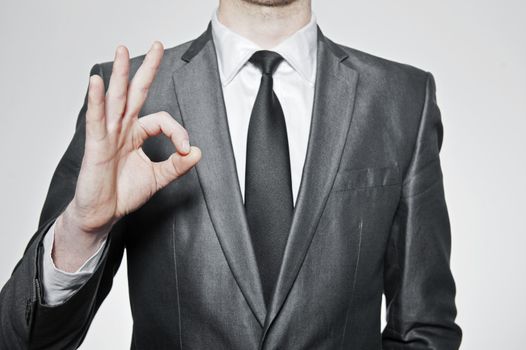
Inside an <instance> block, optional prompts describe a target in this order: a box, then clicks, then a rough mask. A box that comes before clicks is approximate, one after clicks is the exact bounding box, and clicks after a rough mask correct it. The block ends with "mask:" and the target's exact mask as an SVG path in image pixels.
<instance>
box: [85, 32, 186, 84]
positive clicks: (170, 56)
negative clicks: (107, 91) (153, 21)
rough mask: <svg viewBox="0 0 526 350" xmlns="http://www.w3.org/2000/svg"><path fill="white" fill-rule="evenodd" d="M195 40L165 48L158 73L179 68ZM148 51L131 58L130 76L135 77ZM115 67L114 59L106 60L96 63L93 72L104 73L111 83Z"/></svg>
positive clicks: (107, 80) (106, 79)
mask: <svg viewBox="0 0 526 350" xmlns="http://www.w3.org/2000/svg"><path fill="white" fill-rule="evenodd" d="M192 42H193V40H189V41H186V42H184V43H182V44H179V45H176V46H172V47H169V48H165V49H164V54H163V59H162V61H161V65H160V67H159V72H158V73H157V74H162V72H163V71H166V70H167V69H170V70H174V69H177V68H178V65H182V64H183V63H184V61H182V60H181V56H182V55H183V54H184V53H185V52H186V50H187V49H188V47H190V45H191V44H192ZM145 57H146V53H144V54H142V55H138V56H134V57H131V58H130V78H131V77H133V75H134V74H135V72H136V71H137V69H138V68H139V67H140V65H141V64H142V62H143V61H144V58H145ZM112 67H113V61H105V62H102V63H98V64H96V65H95V66H94V67H93V68H92V71H91V74H94V73H98V74H100V75H102V77H103V79H104V81H105V83H109V79H110V76H111V72H112Z"/></svg>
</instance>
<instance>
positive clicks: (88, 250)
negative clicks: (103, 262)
mask: <svg viewBox="0 0 526 350" xmlns="http://www.w3.org/2000/svg"><path fill="white" fill-rule="evenodd" d="M79 221H80V220H79V216H77V215H76V214H75V212H74V210H72V209H71V208H70V207H68V208H67V209H66V210H65V211H64V212H63V213H62V214H61V215H60V216H59V217H58V218H57V221H56V224H55V231H54V232H53V234H54V242H53V248H52V251H51V256H52V258H53V262H54V264H55V266H56V267H57V268H58V269H60V270H63V271H66V272H76V271H77V270H78V269H79V268H80V267H81V266H82V265H83V264H84V263H85V262H86V261H87V260H88V259H89V257H90V256H92V255H93V254H95V252H97V250H98V249H99V247H100V245H101V244H102V242H103V241H104V239H105V238H106V237H107V235H108V233H109V231H110V230H111V225H109V224H108V225H105V226H104V227H102V228H100V229H97V230H92V229H90V230H87V229H85V227H84V226H82V225H81V224H80V222H79Z"/></svg>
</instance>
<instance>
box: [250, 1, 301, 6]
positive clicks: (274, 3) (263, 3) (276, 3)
mask: <svg viewBox="0 0 526 350" xmlns="http://www.w3.org/2000/svg"><path fill="white" fill-rule="evenodd" d="M242 1H243V2H246V3H249V4H253V5H259V6H267V7H283V6H287V5H290V4H292V3H294V2H296V1H298V0H242Z"/></svg>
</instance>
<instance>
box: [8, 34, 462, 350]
mask: <svg viewBox="0 0 526 350" xmlns="http://www.w3.org/2000/svg"><path fill="white" fill-rule="evenodd" d="M318 30H319V28H318ZM143 58H144V56H140V57H136V58H133V59H132V69H131V73H130V74H131V75H133V74H134V72H135V71H136V69H137V68H138V66H139V65H140V63H141V61H142V59H143ZM317 62H318V70H317V80H316V86H315V101H314V108H313V116H312V123H311V130H310V135H309V144H308V151H307V156H306V160H305V166H304V169H303V177H302V180H301V186H300V190H299V194H298V199H297V203H296V207H295V210H294V218H293V223H292V228H291V230H290V233H289V240H288V243H287V247H286V251H285V254H284V260H283V263H282V267H281V271H280V274H279V278H278V282H277V285H276V288H275V292H274V295H273V298H272V301H271V303H270V304H269V305H268V307H267V306H266V305H265V303H264V301H263V294H262V288H261V283H260V280H259V275H258V268H257V266H256V260H255V258H254V250H253V247H252V245H251V241H250V235H249V231H248V226H247V221H246V217H245V212H244V206H243V202H242V197H241V191H240V188H239V183H238V180H237V176H236V167H235V163H234V162H235V160H234V156H233V151H232V146H231V142H230V136H229V133H228V125H227V118H226V113H225V107H224V102H223V96H222V89H221V85H220V80H219V76H218V67H217V61H216V55H215V50H214V43H213V40H212V36H211V28H210V26H209V27H208V29H207V30H206V31H205V32H204V33H203V34H202V35H201V36H200V37H199V38H197V39H195V40H193V41H191V42H187V43H184V44H182V45H179V46H177V47H174V48H170V49H167V50H166V52H165V56H164V58H163V61H162V64H161V67H160V70H159V73H158V75H157V77H156V79H155V81H154V83H153V85H152V88H151V90H150V93H149V96H148V99H147V101H146V104H145V105H144V108H143V110H142V113H141V115H146V114H149V113H153V112H157V111H160V110H165V111H167V112H169V113H170V114H171V115H172V116H173V117H174V118H176V119H177V120H178V121H179V122H180V123H182V124H183V125H184V126H185V127H186V128H187V130H188V132H189V134H190V139H191V142H192V143H193V144H195V145H197V146H199V147H200V148H201V149H202V151H203V158H202V160H201V161H200V162H199V164H198V165H197V167H196V168H194V169H192V170H191V171H190V172H189V173H188V174H187V175H186V176H184V177H183V178H181V179H179V180H177V181H175V182H173V183H171V184H170V185H169V186H168V187H166V188H164V189H163V190H161V191H160V192H158V193H157V194H156V195H155V196H154V197H153V198H152V199H151V200H150V201H149V202H148V203H146V204H145V205H144V206H143V207H142V208H140V209H139V210H137V211H136V212H134V213H132V214H130V215H128V216H126V217H125V218H123V219H122V220H121V221H119V223H117V225H116V226H115V227H114V228H113V230H112V232H111V233H110V236H109V240H108V244H107V245H106V247H105V251H104V253H103V256H102V259H101V264H100V266H99V268H98V269H97V270H96V272H95V273H94V274H93V276H92V277H91V278H90V279H89V281H88V282H87V283H86V284H85V285H84V286H83V287H82V288H81V289H80V290H79V291H78V292H77V293H76V294H74V295H73V296H72V297H71V298H69V299H68V300H67V301H66V302H65V303H64V304H61V305H60V306H55V307H50V306H47V305H45V304H44V303H43V302H42V297H41V291H40V260H41V257H40V252H41V245H42V236H43V233H44V232H46V230H47V229H48V228H49V227H50V225H51V224H52V223H53V222H54V220H55V219H56V218H57V216H58V215H60V213H61V212H62V210H63V209H64V208H65V206H66V205H67V204H68V202H69V201H70V200H71V198H72V196H73V194H74V190H75V184H76V178H77V176H78V172H79V168H80V164H81V159H82V156H83V151H84V137H85V135H84V133H85V128H84V124H85V111H86V104H84V107H83V108H82V110H81V112H80V114H79V116H78V119H77V127H76V132H75V134H74V136H73V139H72V141H71V143H70V145H69V147H68V148H67V150H66V152H65V154H64V156H63V157H62V159H61V160H60V163H59V164H58V166H57V168H56V171H55V173H54V175H53V178H52V181H51V185H50V187H49V192H48V196H47V199H46V201H45V204H44V207H43V210H42V214H41V217H40V224H39V228H38V230H37V232H36V233H35V235H34V236H33V238H32V240H31V241H30V243H29V244H28V246H27V249H26V251H25V253H24V256H23V258H22V259H21V260H20V262H19V264H18V265H17V266H16V268H15V270H14V272H13V274H12V276H11V278H10V279H9V281H8V282H7V284H6V285H5V286H4V288H3V289H2V292H1V295H0V320H1V329H0V348H1V349H24V348H31V349H74V348H76V347H77V346H79V344H80V343H81V342H82V340H83V339H84V337H85V335H86V332H87V330H88V327H89V325H90V322H91V320H92V318H93V316H94V315H95V313H96V311H97V309H98V307H99V306H100V304H101V303H102V301H103V300H104V298H105V297H106V295H107V293H108V292H109V291H110V288H111V285H112V278H113V276H114V274H115V273H116V271H117V269H118V267H119V264H120V261H121V258H122V254H123V252H124V250H125V248H126V254H127V261H128V276H129V291H130V302H131V309H132V314H133V339H132V344H131V348H132V349H137V350H139V349H183V348H184V349H231V350H237V349H239V350H242V349H243V350H244V349H269V350H270V349H359V350H362V349H363V350H373V349H393V350H394V349H415V350H416V349H428V350H431V349H433V350H437V349H441V350H452V349H457V348H458V346H459V344H460V340H461V335H462V333H461V329H460V328H459V327H458V325H457V324H456V323H455V317H456V307H455V301H454V299H455V283H454V280H453V277H452V275H451V271H450V267H449V257H450V224H449V218H448V212H447V207H446V202H445V198H444V190H443V182H442V172H441V166H440V159H439V151H440V148H441V144H442V138H443V129H442V123H441V116H440V111H439V109H438V107H437V104H436V100H435V85H434V80H433V77H432V75H431V74H429V73H427V72H424V71H422V70H419V69H417V68H414V67H411V66H407V65H402V64H399V63H394V62H390V61H387V60H384V59H381V58H378V57H374V56H372V55H369V54H366V53H363V52H360V51H357V50H354V49H351V48H348V47H345V46H342V45H338V44H336V43H334V42H332V41H331V40H329V39H328V38H327V37H325V36H324V35H323V34H322V33H321V31H319V36H318V61H317ZM111 68H112V64H111V62H107V63H103V64H97V65H95V66H94V67H93V69H92V72H91V74H99V75H100V76H102V77H103V79H104V82H105V84H106V85H107V84H108V81H109V77H110V74H111ZM144 151H145V152H146V154H147V155H148V156H149V157H150V158H151V159H152V160H161V159H166V158H167V157H168V156H169V154H171V153H172V152H173V151H174V148H173V146H172V144H171V142H170V141H169V140H167V139H165V138H163V137H155V138H152V139H149V140H148V141H147V142H146V143H145V145H144ZM382 293H385V295H386V299H387V306H388V311H387V315H388V317H387V321H388V322H387V327H386V328H385V330H383V332H381V331H380V309H381V300H382Z"/></svg>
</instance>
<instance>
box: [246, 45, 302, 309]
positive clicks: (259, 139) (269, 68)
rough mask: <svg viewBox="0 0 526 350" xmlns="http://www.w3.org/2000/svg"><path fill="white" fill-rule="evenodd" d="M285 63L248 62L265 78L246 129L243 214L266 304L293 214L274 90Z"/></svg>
mask: <svg viewBox="0 0 526 350" xmlns="http://www.w3.org/2000/svg"><path fill="white" fill-rule="evenodd" d="M282 60H283V57H281V55H279V54H278V53H276V52H273V51H267V50H261V51H257V52H256V53H254V54H253V55H252V57H251V58H250V60H249V61H250V62H251V63H253V64H254V65H255V66H256V67H258V68H259V69H260V70H261V73H262V76H261V83H260V86H259V91H258V94H257V97H256V102H255V103H254V107H253V109H252V114H251V115H250V123H249V126H248V138H247V159H246V175H245V209H246V213H247V220H248V225H249V228H250V235H251V237H252V242H253V246H254V250H255V254H256V259H257V263H258V268H259V271H260V275H261V283H262V285H263V292H264V297H265V302H266V303H267V305H268V303H269V301H270V296H271V295H272V291H273V289H274V284H275V281H276V278H277V276H278V273H279V268H280V266H281V260H282V257H283V251H284V249H285V244H286V243H287V237H288V233H289V229H290V225H291V222H292V213H293V203H292V182H291V176H290V159H289V145H288V140H287V129H286V125H285V117H284V115H283V110H282V108H281V105H280V103H279V100H278V97H277V96H276V94H275V93H274V91H273V88H272V83H273V80H272V74H273V73H274V72H275V70H276V68H277V67H278V65H279V64H280V63H281V61H282Z"/></svg>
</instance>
